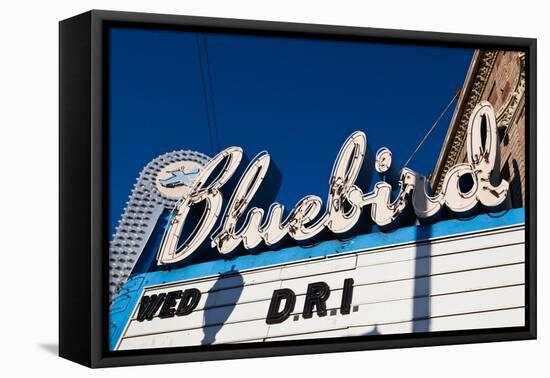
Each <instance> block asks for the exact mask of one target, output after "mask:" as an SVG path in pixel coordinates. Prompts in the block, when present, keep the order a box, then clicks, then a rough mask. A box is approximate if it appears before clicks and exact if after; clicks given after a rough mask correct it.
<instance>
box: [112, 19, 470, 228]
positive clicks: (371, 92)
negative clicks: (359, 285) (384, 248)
mask: <svg viewBox="0 0 550 378" xmlns="http://www.w3.org/2000/svg"><path fill="white" fill-rule="evenodd" d="M204 40H205V41H206V46H207V51H208V62H209V66H210V75H211V76H210V79H211V83H212V97H210V96H209V97H208V99H209V100H212V102H213V104H214V107H213V108H212V107H210V109H211V112H214V113H215V119H216V126H217V131H218V139H219V145H220V148H221V149H223V148H226V147H229V146H240V147H242V148H243V149H244V150H245V153H246V154H247V155H248V156H249V157H250V158H252V157H253V156H255V155H256V154H257V153H258V152H260V151H262V150H267V151H269V153H270V154H271V157H272V159H273V161H274V162H275V163H276V164H277V166H278V168H279V170H280V172H281V174H282V182H281V188H280V191H279V194H278V195H277V201H278V202H280V203H283V204H284V205H285V207H287V208H290V207H293V206H294V204H295V203H296V202H297V201H298V200H299V199H300V198H302V197H303V196H305V195H307V194H316V195H319V196H320V197H321V198H326V195H327V188H328V180H329V176H330V173H331V170H332V166H333V162H334V160H335V158H336V155H337V153H338V151H339V149H340V147H341V145H342V143H343V142H344V140H345V139H346V138H347V136H349V135H350V134H351V133H352V132H353V131H356V130H362V131H364V132H365V133H366V135H367V140H368V145H369V146H370V149H371V150H372V151H373V152H376V150H377V149H378V148H380V147H382V146H385V147H388V148H390V149H391V151H392V152H393V155H394V158H395V160H396V161H397V164H398V165H399V167H401V165H402V164H403V163H404V162H405V161H406V160H407V158H408V157H409V156H410V154H411V153H412V151H413V150H414V148H415V147H416V145H417V144H418V143H419V141H420V140H421V139H422V137H423V136H424V134H425V133H426V131H427V130H428V129H429V128H430V127H431V125H432V123H433V122H434V121H435V119H436V118H437V116H438V115H439V114H440V113H441V111H442V110H443V108H444V107H445V106H446V105H447V103H448V102H449V101H450V99H451V98H452V96H453V95H454V92H455V90H456V88H457V87H460V86H461V85H462V83H463V80H464V77H465V75H466V71H467V69H468V65H469V63H470V60H471V57H472V54H473V50H470V49H458V48H442V47H428V46H405V45H397V44H391V45H390V44H375V43H365V42H356V41H354V42H351V41H350V42H347V41H332V40H314V39H299V38H287V37H271V36H270V37H266V36H250V35H231V34H212V33H206V34H204ZM110 49H111V50H110V62H109V65H110V82H109V90H110V96H109V98H110V117H109V123H110V221H111V232H114V226H115V225H116V223H117V221H118V219H119V217H120V215H121V213H122V209H123V208H124V206H125V202H126V201H127V198H128V195H129V194H130V191H131V188H132V185H133V184H134V182H135V180H136V177H137V175H138V174H139V172H140V171H141V169H142V168H143V167H144V166H145V165H146V164H147V163H148V162H149V161H150V160H152V159H154V158H155V157H156V156H158V155H160V154H163V153H165V152H168V151H172V150H179V149H190V150H196V151H201V152H203V153H206V154H207V155H210V156H213V155H214V154H215V153H217V152H218V149H217V147H216V145H215V144H214V145H213V144H212V143H211V141H210V137H209V129H208V115H207V111H206V106H205V96H204V91H203V81H202V78H201V66H202V67H203V68H204V67H205V55H204V54H203V55H202V65H201V59H199V52H198V51H199V50H198V44H197V35H196V33H194V32H182V31H155V30H140V29H119V28H114V29H111V34H110ZM451 115H452V108H451V110H450V111H449V112H448V114H447V115H446V116H445V117H444V118H443V119H442V120H441V122H440V124H439V126H438V127H437V128H436V129H435V130H434V132H433V134H432V135H431V136H430V138H429V139H428V141H427V142H426V143H425V144H424V146H423V148H422V149H421V150H420V151H419V153H418V154H417V155H416V157H415V158H414V160H413V161H412V162H411V163H410V164H409V167H410V168H412V169H414V170H416V171H418V172H420V173H423V174H428V173H429V172H431V170H432V169H433V168H434V165H435V162H436V159H437V156H438V154H439V150H440V148H441V145H442V142H443V139H444V136H445V133H446V130H447V127H448V124H449V121H450V117H451ZM211 117H212V115H211ZM260 190H261V189H260Z"/></svg>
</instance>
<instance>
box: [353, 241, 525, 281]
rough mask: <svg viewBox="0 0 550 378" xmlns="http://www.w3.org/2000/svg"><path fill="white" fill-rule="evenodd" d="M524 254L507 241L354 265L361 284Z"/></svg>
mask: <svg viewBox="0 0 550 378" xmlns="http://www.w3.org/2000/svg"><path fill="white" fill-rule="evenodd" d="M524 255H525V251H524V246H523V245H511V246H505V247H498V248H491V249H485V250H476V251H471V252H463V253H455V254H451V255H442V256H434V257H431V258H429V257H423V258H420V259H417V260H407V261H399V262H395V263H388V264H381V265H372V266H366V267H359V268H357V269H356V271H357V281H356V284H357V285H361V284H367V283H376V282H386V281H393V280H402V279H407V278H413V277H419V276H427V275H432V274H441V273H447V272H457V271H461V270H471V269H479V268H484V267H491V266H498V265H505V264H515V263H521V262H523V261H524Z"/></svg>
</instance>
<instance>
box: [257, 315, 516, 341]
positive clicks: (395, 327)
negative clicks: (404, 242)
mask: <svg viewBox="0 0 550 378" xmlns="http://www.w3.org/2000/svg"><path fill="white" fill-rule="evenodd" d="M524 322H525V309H524V308H523V307H520V308H513V309H506V310H496V311H486V312H476V313H472V314H461V315H451V316H443V317H437V318H431V319H430V321H429V326H430V331H431V332H434V331H452V330H457V329H460V330H465V329H483V328H503V327H521V326H523V325H524ZM415 323H418V322H414V321H412V322H403V323H394V324H379V325H369V326H361V327H350V328H343V329H337V330H333V331H323V332H314V333H301V334H295V335H290V336H281V337H272V338H267V339H266V341H280V340H303V339H320V338H327V337H348V336H363V335H368V334H371V335H373V334H384V335H387V334H398V333H410V332H412V331H413V329H414V325H415Z"/></svg>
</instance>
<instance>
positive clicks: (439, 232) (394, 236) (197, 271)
mask: <svg viewBox="0 0 550 378" xmlns="http://www.w3.org/2000/svg"><path fill="white" fill-rule="evenodd" d="M524 222H525V212H524V209H523V208H521V209H512V210H508V211H504V212H501V213H497V214H481V215H478V216H476V217H474V218H471V219H468V220H457V219H453V220H446V221H442V222H439V223H435V224H432V225H430V226H411V227H404V228H400V229H397V230H395V231H393V232H389V233H384V232H378V233H374V234H365V235H358V236H356V237H354V238H352V239H350V240H347V241H339V240H330V241H325V242H322V243H319V244H318V245H316V246H313V247H299V246H295V247H289V248H285V249H281V250H279V251H266V252H262V253H259V254H257V255H243V256H238V257H235V258H233V259H229V260H223V259H220V260H215V261H208V262H203V263H198V264H193V265H189V266H186V267H183V268H180V269H176V270H166V271H157V272H150V273H143V274H138V275H135V276H133V277H131V278H130V279H129V280H128V281H127V282H126V284H125V285H124V286H123V288H122V289H121V291H120V293H119V295H118V297H117V299H116V300H115V301H114V302H113V304H112V307H111V312H110V319H109V320H110V323H109V324H110V326H109V349H110V350H114V348H115V346H116V344H117V342H118V339H119V338H120V336H121V334H122V331H123V330H124V326H125V325H126V322H127V321H128V319H129V318H130V316H131V313H132V311H133V309H134V307H135V305H136V302H137V301H138V299H139V298H140V296H141V293H142V291H143V288H144V287H146V286H152V285H158V284H164V283H172V282H177V281H183V280H188V279H193V278H200V277H205V276H212V275H220V274H226V273H231V272H234V271H242V270H246V269H252V268H259V267H262V266H269V265H277V264H284V263H289V262H292V261H298V260H305V259H311V258H319V257H324V256H329V255H336V254H340V253H346V252H351V251H356V250H360V249H371V248H377V247H383V246H387V245H393V244H402V243H407V242H413V241H421V240H422V237H420V238H419V237H418V235H423V234H428V233H423V232H422V229H429V235H430V238H439V237H444V236H451V235H459V234H465V233H471V232H476V231H483V230H489V229H492V228H499V227H506V226H512V225H516V224H523V223H524Z"/></svg>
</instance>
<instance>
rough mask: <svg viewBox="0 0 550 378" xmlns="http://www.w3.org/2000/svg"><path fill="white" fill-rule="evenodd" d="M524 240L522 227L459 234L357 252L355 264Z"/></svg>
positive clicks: (504, 244) (361, 264) (409, 257)
mask: <svg viewBox="0 0 550 378" xmlns="http://www.w3.org/2000/svg"><path fill="white" fill-rule="evenodd" d="M524 242H525V230H524V227H523V226H521V227H517V228H514V229H513V230H506V231H503V230H502V231H498V232H490V233H485V234H481V235H476V236H460V237H457V238H452V239H443V240H437V241H434V242H430V243H421V244H417V245H406V246H402V247H393V248H383V249H380V250H375V251H370V252H364V253H359V255H358V257H357V266H358V267H359V266H369V265H377V264H385V263H390V262H397V261H404V260H412V259H415V258H419V257H426V256H439V255H447V254H451V253H457V252H464V251H467V250H479V249H488V248H494V247H501V246H506V245H515V244H522V243H524Z"/></svg>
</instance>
